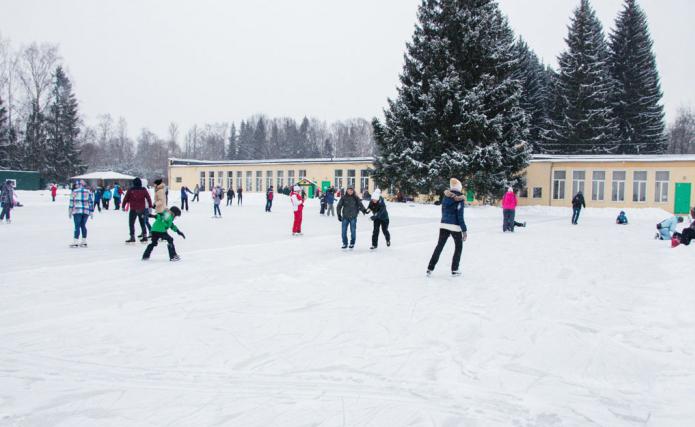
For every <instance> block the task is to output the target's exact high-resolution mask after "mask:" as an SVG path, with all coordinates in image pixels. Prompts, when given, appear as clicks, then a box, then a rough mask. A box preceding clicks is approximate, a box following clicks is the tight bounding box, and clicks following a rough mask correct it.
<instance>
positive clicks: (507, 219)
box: [502, 209, 516, 232]
mask: <svg viewBox="0 0 695 427" xmlns="http://www.w3.org/2000/svg"><path fill="white" fill-rule="evenodd" d="M515 214H516V212H515V211H514V209H504V210H503V211H502V215H503V218H504V219H503V221H502V231H512V232H513V231H514V224H515V221H514V216H515Z"/></svg>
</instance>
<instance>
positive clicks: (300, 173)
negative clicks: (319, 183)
mask: <svg viewBox="0 0 695 427" xmlns="http://www.w3.org/2000/svg"><path fill="white" fill-rule="evenodd" d="M302 178H306V169H299V179H302Z"/></svg>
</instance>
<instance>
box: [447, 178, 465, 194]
mask: <svg viewBox="0 0 695 427" xmlns="http://www.w3.org/2000/svg"><path fill="white" fill-rule="evenodd" d="M449 187H451V189H452V190H456V191H461V190H463V184H461V181H459V180H458V179H456V178H451V179H450V180H449Z"/></svg>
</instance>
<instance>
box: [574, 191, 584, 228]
mask: <svg viewBox="0 0 695 427" xmlns="http://www.w3.org/2000/svg"><path fill="white" fill-rule="evenodd" d="M583 207H584V208H585V207H586V202H585V201H584V195H583V194H582V192H581V191H578V192H577V194H576V195H575V196H574V197H573V198H572V224H574V225H577V223H578V222H579V213H580V212H581V211H582V208H583Z"/></svg>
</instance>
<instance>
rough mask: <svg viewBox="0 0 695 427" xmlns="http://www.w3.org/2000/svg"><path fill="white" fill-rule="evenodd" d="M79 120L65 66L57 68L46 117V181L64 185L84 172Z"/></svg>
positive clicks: (75, 100) (75, 101)
mask: <svg viewBox="0 0 695 427" xmlns="http://www.w3.org/2000/svg"><path fill="white" fill-rule="evenodd" d="M79 134H80V118H79V113H78V103H77V99H76V97H75V94H74V93H73V91H72V83H71V82H70V79H69V78H68V76H67V75H66V74H65V72H64V71H63V68H62V67H60V66H59V67H58V68H56V72H55V75H54V80H53V89H52V91H51V100H50V104H49V107H48V115H47V117H46V146H47V150H48V156H47V160H48V161H49V163H50V165H49V166H47V167H46V168H45V171H46V175H45V176H44V178H46V179H48V180H49V181H53V182H65V181H66V180H67V179H68V178H70V177H71V176H74V175H79V174H80V173H82V172H83V171H84V169H85V167H84V166H83V165H82V160H81V158H80V150H79V142H78V137H79Z"/></svg>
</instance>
